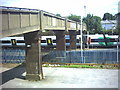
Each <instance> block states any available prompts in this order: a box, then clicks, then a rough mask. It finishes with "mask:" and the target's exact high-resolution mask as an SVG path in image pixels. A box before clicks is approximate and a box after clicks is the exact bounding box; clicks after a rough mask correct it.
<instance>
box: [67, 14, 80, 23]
mask: <svg viewBox="0 0 120 90" xmlns="http://www.w3.org/2000/svg"><path fill="white" fill-rule="evenodd" d="M68 19H70V20H73V21H76V22H80V19H81V16H77V15H74V14H71V15H70V16H68Z"/></svg>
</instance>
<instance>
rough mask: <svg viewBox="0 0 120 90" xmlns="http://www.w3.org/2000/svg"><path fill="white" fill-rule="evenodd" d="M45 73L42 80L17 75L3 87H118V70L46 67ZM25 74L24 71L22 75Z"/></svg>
mask: <svg viewBox="0 0 120 90" xmlns="http://www.w3.org/2000/svg"><path fill="white" fill-rule="evenodd" d="M43 73H44V79H43V80H41V81H28V80H25V79H21V78H17V77H16V78H13V79H11V80H9V81H7V82H6V83H4V84H3V85H1V86H2V88H118V70H112V69H82V68H55V67H44V68H43ZM14 74H15V73H13V75H14ZM25 75H26V73H25V72H24V73H23V74H22V76H25Z"/></svg>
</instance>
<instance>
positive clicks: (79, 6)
mask: <svg viewBox="0 0 120 90" xmlns="http://www.w3.org/2000/svg"><path fill="white" fill-rule="evenodd" d="M118 1H120V0H0V5H1V6H11V7H21V8H32V9H40V10H44V11H47V12H51V13H54V14H61V16H68V15H70V14H76V15H80V16H84V15H85V11H86V13H87V14H88V13H90V14H93V15H96V16H100V17H103V15H104V13H106V12H109V13H111V14H113V15H114V14H116V13H117V12H118ZM84 6H86V10H85V9H84Z"/></svg>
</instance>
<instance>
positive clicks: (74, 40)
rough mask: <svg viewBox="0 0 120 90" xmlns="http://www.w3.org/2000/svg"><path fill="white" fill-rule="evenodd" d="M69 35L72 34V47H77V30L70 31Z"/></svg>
mask: <svg viewBox="0 0 120 90" xmlns="http://www.w3.org/2000/svg"><path fill="white" fill-rule="evenodd" d="M69 35H70V49H71V50H72V49H76V48H77V45H76V42H77V39H76V31H75V30H70V31H69Z"/></svg>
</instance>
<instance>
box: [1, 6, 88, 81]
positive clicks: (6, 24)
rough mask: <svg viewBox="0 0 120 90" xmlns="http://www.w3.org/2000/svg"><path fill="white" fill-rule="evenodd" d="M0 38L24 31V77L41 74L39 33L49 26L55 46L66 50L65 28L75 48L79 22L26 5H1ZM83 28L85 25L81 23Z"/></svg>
mask: <svg viewBox="0 0 120 90" xmlns="http://www.w3.org/2000/svg"><path fill="white" fill-rule="evenodd" d="M0 18H1V20H2V24H0V27H1V30H2V32H1V33H0V36H1V37H0V38H3V37H7V36H13V35H19V34H23V35H24V39H25V43H26V72H27V75H26V79H28V80H40V79H42V78H43V71H42V61H41V56H40V55H41V46H40V43H41V33H42V31H44V30H51V31H53V32H54V33H55V35H56V49H57V50H65V49H66V46H65V42H66V41H65V32H69V34H70V48H71V49H76V37H75V36H76V32H77V31H78V30H80V23H78V22H75V21H72V20H69V19H67V18H65V17H59V16H56V15H55V14H52V13H49V12H46V11H43V10H38V9H28V8H16V7H5V6H1V7H0ZM82 26H83V30H85V29H86V26H85V25H84V24H83V25H82Z"/></svg>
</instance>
